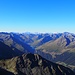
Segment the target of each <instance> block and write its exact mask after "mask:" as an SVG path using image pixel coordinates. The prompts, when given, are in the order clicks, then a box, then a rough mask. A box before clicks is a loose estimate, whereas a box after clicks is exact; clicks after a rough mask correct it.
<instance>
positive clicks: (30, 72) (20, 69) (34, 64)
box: [0, 54, 75, 75]
mask: <svg viewBox="0 0 75 75" xmlns="http://www.w3.org/2000/svg"><path fill="white" fill-rule="evenodd" d="M7 63H8V64H7ZM9 63H10V64H9ZM2 64H5V65H4V66H2ZM11 65H12V66H11ZM0 66H1V67H2V68H5V69H7V70H8V71H10V72H13V73H14V74H17V75H75V73H74V72H73V71H71V70H70V69H69V68H67V67H64V66H61V65H58V64H55V63H52V62H50V61H48V60H46V59H44V58H42V57H41V56H39V55H37V54H23V55H22V56H19V57H16V58H12V59H10V60H4V62H3V61H1V62H0ZM5 66H7V67H5ZM10 66H11V67H10ZM13 67H14V68H13ZM11 69H12V70H11Z"/></svg>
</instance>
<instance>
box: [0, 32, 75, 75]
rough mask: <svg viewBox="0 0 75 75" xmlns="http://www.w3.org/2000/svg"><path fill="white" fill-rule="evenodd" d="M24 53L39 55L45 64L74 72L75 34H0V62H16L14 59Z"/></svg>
mask: <svg viewBox="0 0 75 75" xmlns="http://www.w3.org/2000/svg"><path fill="white" fill-rule="evenodd" d="M24 53H25V54H28V53H32V54H39V55H40V56H42V57H43V58H45V59H46V60H48V61H47V62H49V61H51V62H54V63H57V64H60V65H63V66H65V67H68V68H70V69H71V70H73V71H74V72H75V34H73V33H68V32H64V33H54V34H53V33H38V34H32V33H13V32H12V33H7V32H0V60H1V62H3V61H4V60H9V59H10V60H9V61H11V60H12V59H13V60H15V61H16V58H17V57H18V56H23V54H24ZM32 56H33V55H32ZM34 56H35V55H34ZM42 57H41V58H42ZM43 58H42V59H43ZM2 60H3V61H2ZM23 60H24V59H23ZM21 62H22V61H21ZM31 62H32V61H31ZM13 63H14V62H13ZM34 63H35V62H34ZM1 65H2V64H1ZM1 65H0V66H1ZM43 66H44V65H43ZM47 66H48V65H47ZM21 67H22V66H21ZM28 70H29V69H28ZM22 73H23V72H22ZM39 75H40V74H39ZM49 75H50V74H49ZM56 75H57V74H56Z"/></svg>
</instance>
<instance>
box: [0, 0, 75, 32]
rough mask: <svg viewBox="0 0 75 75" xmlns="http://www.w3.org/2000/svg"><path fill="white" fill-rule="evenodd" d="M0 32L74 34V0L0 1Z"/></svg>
mask: <svg viewBox="0 0 75 75" xmlns="http://www.w3.org/2000/svg"><path fill="white" fill-rule="evenodd" d="M0 31H1V32H4V31H6V32H49V33H52V32H53V33H54V32H72V33H75V0H0Z"/></svg>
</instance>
